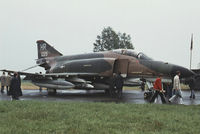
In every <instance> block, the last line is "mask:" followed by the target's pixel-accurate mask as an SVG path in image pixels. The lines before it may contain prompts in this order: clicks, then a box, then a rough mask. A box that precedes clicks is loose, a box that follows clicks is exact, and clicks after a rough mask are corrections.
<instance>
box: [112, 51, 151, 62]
mask: <svg viewBox="0 0 200 134" xmlns="http://www.w3.org/2000/svg"><path fill="white" fill-rule="evenodd" d="M113 52H114V53H117V54H122V55H127V56H132V57H135V58H137V59H142V60H153V59H152V58H150V57H148V56H147V55H146V54H144V53H142V52H139V53H138V52H136V51H134V50H131V49H116V50H113Z"/></svg>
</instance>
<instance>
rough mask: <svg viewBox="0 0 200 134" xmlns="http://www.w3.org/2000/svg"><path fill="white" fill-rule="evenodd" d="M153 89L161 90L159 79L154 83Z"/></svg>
mask: <svg viewBox="0 0 200 134" xmlns="http://www.w3.org/2000/svg"><path fill="white" fill-rule="evenodd" d="M153 88H154V89H155V90H162V83H161V79H160V78H157V79H156V81H155V82H154V84H153Z"/></svg>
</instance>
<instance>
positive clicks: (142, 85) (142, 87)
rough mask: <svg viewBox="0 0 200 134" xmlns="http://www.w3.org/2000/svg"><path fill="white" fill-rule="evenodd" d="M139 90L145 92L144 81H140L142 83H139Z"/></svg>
mask: <svg viewBox="0 0 200 134" xmlns="http://www.w3.org/2000/svg"><path fill="white" fill-rule="evenodd" d="M141 89H142V91H144V90H145V82H144V81H142V83H141Z"/></svg>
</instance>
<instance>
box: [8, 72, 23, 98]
mask: <svg viewBox="0 0 200 134" xmlns="http://www.w3.org/2000/svg"><path fill="white" fill-rule="evenodd" d="M19 77H20V76H19V75H18V73H16V72H15V73H14V76H13V78H12V79H11V83H10V95H11V96H12V99H13V100H19V96H22V91H21V80H20V79H19Z"/></svg>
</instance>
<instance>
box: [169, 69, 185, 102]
mask: <svg viewBox="0 0 200 134" xmlns="http://www.w3.org/2000/svg"><path fill="white" fill-rule="evenodd" d="M180 75H181V72H180V71H177V72H176V75H175V76H174V83H173V90H174V93H175V94H174V95H173V96H172V97H171V98H170V99H169V102H170V103H174V102H175V101H177V103H178V104H182V103H183V100H182V92H181V84H180V79H179V77H180Z"/></svg>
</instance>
